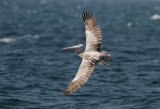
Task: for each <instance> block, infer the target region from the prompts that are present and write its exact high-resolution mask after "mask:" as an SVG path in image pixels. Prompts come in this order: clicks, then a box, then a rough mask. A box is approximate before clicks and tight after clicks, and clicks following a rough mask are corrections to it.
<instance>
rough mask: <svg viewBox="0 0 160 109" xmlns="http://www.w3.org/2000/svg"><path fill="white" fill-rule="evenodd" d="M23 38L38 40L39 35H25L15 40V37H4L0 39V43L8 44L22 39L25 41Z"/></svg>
mask: <svg viewBox="0 0 160 109" xmlns="http://www.w3.org/2000/svg"><path fill="white" fill-rule="evenodd" d="M25 38H39V35H31V34H27V35H24V36H21V37H17V38H15V37H14V38H8V37H5V38H0V42H4V43H10V42H14V41H17V40H22V39H25Z"/></svg>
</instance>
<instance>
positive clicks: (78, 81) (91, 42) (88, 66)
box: [61, 11, 111, 95]
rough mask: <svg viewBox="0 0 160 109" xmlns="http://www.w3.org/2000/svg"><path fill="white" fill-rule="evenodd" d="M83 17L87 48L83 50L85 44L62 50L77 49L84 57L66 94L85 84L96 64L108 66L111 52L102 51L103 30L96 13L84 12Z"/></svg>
mask: <svg viewBox="0 0 160 109" xmlns="http://www.w3.org/2000/svg"><path fill="white" fill-rule="evenodd" d="M82 18H83V20H84V22H85V34H86V48H85V50H83V48H84V46H83V44H79V45H76V46H71V47H67V48H63V49H61V50H75V52H76V54H77V55H78V56H79V57H80V58H82V62H81V65H80V66H79V69H78V71H77V74H76V76H75V77H74V79H73V80H72V81H71V83H70V85H69V86H68V87H67V88H66V89H65V91H64V94H66V95H69V94H71V93H73V92H75V91H76V90H77V89H78V88H80V87H81V86H82V85H83V84H85V83H86V82H87V80H88V78H89V77H90V75H91V73H92V72H93V70H94V67H95V64H96V63H99V64H100V65H106V66H108V65H109V64H108V59H109V56H111V55H110V54H109V53H107V52H105V51H102V52H100V46H101V44H102V32H101V29H100V27H99V26H98V24H97V21H96V18H95V15H93V13H90V12H87V11H86V13H85V12H83V14H82Z"/></svg>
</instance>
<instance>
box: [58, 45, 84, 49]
mask: <svg viewBox="0 0 160 109" xmlns="http://www.w3.org/2000/svg"><path fill="white" fill-rule="evenodd" d="M82 46H83V44H79V45H75V46H71V47H66V48H62V49H61V50H75V49H77V48H80V47H82Z"/></svg>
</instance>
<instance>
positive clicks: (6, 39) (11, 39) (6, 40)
mask: <svg viewBox="0 0 160 109" xmlns="http://www.w3.org/2000/svg"><path fill="white" fill-rule="evenodd" d="M13 41H16V39H14V38H0V42H4V43H10V42H13Z"/></svg>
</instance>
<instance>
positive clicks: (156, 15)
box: [150, 14, 160, 20]
mask: <svg viewBox="0 0 160 109" xmlns="http://www.w3.org/2000/svg"><path fill="white" fill-rule="evenodd" d="M150 19H151V20H160V15H158V14H154V15H152V16H151V17H150Z"/></svg>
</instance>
